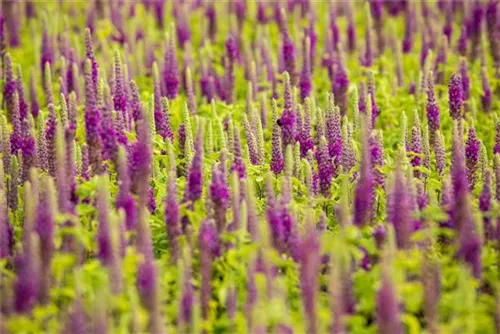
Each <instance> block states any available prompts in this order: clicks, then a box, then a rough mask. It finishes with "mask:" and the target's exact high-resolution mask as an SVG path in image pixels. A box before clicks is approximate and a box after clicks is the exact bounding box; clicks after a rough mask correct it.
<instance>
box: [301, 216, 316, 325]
mask: <svg viewBox="0 0 500 334" xmlns="http://www.w3.org/2000/svg"><path fill="white" fill-rule="evenodd" d="M311 225H312V224H309V226H306V229H307V231H306V233H305V235H304V236H303V237H302V240H301V241H300V246H299V248H300V250H301V251H300V254H301V255H300V281H301V284H300V287H301V291H302V299H303V304H304V310H305V313H306V318H307V319H306V322H307V326H306V328H307V333H311V334H315V333H317V332H318V323H317V314H316V310H317V305H316V302H317V295H318V291H319V280H318V278H319V268H320V264H321V261H320V260H321V254H320V246H321V244H320V240H319V236H318V233H317V232H316V229H315V228H314V226H311Z"/></svg>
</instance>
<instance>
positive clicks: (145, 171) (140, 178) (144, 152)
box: [129, 120, 153, 204]
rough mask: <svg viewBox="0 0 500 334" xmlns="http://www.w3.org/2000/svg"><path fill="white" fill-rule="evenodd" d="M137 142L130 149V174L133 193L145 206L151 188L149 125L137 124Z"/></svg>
mask: <svg viewBox="0 0 500 334" xmlns="http://www.w3.org/2000/svg"><path fill="white" fill-rule="evenodd" d="M136 128H137V141H136V142H135V143H134V144H133V146H132V147H131V148H130V151H129V152H130V158H129V159H130V160H129V173H130V179H131V181H132V186H131V191H132V192H133V193H134V194H136V195H138V196H139V203H142V204H145V203H146V199H147V198H148V190H149V186H150V180H149V177H150V174H151V161H152V156H153V152H152V150H151V137H150V136H151V135H150V132H149V127H148V123H147V122H145V121H144V120H140V121H139V122H137V123H136Z"/></svg>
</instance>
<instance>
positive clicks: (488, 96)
mask: <svg viewBox="0 0 500 334" xmlns="http://www.w3.org/2000/svg"><path fill="white" fill-rule="evenodd" d="M481 84H482V88H483V95H481V105H482V107H483V111H484V112H489V111H490V109H491V101H492V92H491V87H490V82H489V80H488V75H487V71H486V68H485V67H484V66H483V67H482V68H481Z"/></svg>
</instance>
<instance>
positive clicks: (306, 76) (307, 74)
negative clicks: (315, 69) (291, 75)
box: [299, 35, 312, 101]
mask: <svg viewBox="0 0 500 334" xmlns="http://www.w3.org/2000/svg"><path fill="white" fill-rule="evenodd" d="M302 49H303V50H302V53H303V55H302V72H301V74H300V82H299V87H300V98H301V99H302V101H304V100H305V98H306V97H309V95H310V94H311V86H312V81H311V59H310V49H311V40H310V39H309V37H308V36H307V35H305V36H304V43H303V45H302Z"/></svg>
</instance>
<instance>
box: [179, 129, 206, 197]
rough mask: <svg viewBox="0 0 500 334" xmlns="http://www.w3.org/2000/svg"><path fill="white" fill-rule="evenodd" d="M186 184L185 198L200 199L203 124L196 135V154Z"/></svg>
mask: <svg viewBox="0 0 500 334" xmlns="http://www.w3.org/2000/svg"><path fill="white" fill-rule="evenodd" d="M186 186H187V187H186V193H185V194H184V199H185V200H187V201H191V202H196V201H198V200H199V199H200V198H201V193H202V191H203V126H199V128H198V133H197V135H196V147H195V154H194V158H193V160H192V162H191V166H190V168H189V171H188V177H187V184H186Z"/></svg>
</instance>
